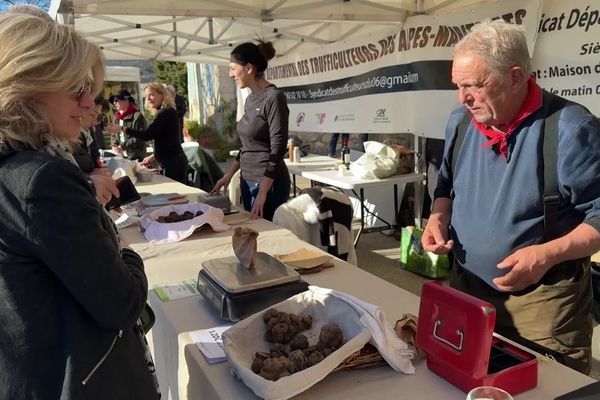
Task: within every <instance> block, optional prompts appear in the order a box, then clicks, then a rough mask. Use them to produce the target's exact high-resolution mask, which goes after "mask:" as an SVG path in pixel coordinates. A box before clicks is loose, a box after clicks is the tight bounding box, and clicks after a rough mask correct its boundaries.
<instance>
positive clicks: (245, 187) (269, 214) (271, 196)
mask: <svg viewBox="0 0 600 400" xmlns="http://www.w3.org/2000/svg"><path fill="white" fill-rule="evenodd" d="M259 188H260V182H257V181H251V180H246V179H244V178H240V189H241V192H242V201H243V202H244V209H245V210H246V211H251V210H252V204H253V203H254V200H255V199H256V196H258V189H259ZM289 197H290V175H289V174H287V173H286V174H283V175H281V176H280V177H278V178H276V179H275V180H274V181H273V184H272V185H271V189H269V192H268V193H267V199H266V200H265V205H264V206H263V218H264V219H267V220H269V221H273V214H275V210H276V209H277V207H279V206H280V205H282V204H284V203H286V202H287V201H288V199H289Z"/></svg>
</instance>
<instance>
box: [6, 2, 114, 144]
mask: <svg viewBox="0 0 600 400" xmlns="http://www.w3.org/2000/svg"><path fill="white" fill-rule="evenodd" d="M86 84H91V88H90V90H91V92H92V95H95V94H97V93H99V92H100V90H101V89H102V86H103V85H104V58H103V56H102V52H101V51H100V49H99V48H98V47H97V46H96V45H94V44H92V43H90V42H88V41H87V40H86V39H84V38H83V37H82V36H80V35H79V34H78V33H77V32H75V31H74V30H72V29H71V28H69V27H68V26H66V25H59V24H57V23H55V22H53V21H50V20H48V19H43V18H40V17H37V16H34V15H28V14H22V13H3V14H0V148H3V149H5V148H7V147H8V148H12V149H14V150H23V149H33V150H37V149H39V148H41V147H43V146H44V145H45V144H46V142H47V139H46V138H47V137H48V135H54V130H53V128H52V126H51V124H50V122H49V119H48V116H47V115H45V114H44V113H43V112H42V110H41V108H40V107H39V105H38V104H37V101H36V97H37V96H38V95H40V94H44V93H53V92H65V93H69V92H71V93H73V95H75V93H77V91H78V90H79V89H81V88H82V87H84V86H85V85H86Z"/></svg>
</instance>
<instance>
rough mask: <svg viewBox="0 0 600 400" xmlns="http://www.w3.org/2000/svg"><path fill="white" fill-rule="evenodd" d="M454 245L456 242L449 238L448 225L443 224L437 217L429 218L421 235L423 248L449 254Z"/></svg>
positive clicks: (436, 252)
mask: <svg viewBox="0 0 600 400" xmlns="http://www.w3.org/2000/svg"><path fill="white" fill-rule="evenodd" d="M453 245H454V242H453V241H452V240H448V226H446V225H445V224H442V223H441V222H440V221H439V220H438V219H437V218H435V217H433V218H429V220H428V221H427V225H425V229H423V234H422V235H421V246H423V250H425V251H431V252H432V253H435V254H448V253H449V252H450V250H452V246H453Z"/></svg>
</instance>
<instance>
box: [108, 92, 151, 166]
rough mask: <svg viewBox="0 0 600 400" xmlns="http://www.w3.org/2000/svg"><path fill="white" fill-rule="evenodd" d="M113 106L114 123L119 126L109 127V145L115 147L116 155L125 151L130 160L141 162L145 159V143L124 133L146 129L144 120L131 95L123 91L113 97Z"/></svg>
mask: <svg viewBox="0 0 600 400" xmlns="http://www.w3.org/2000/svg"><path fill="white" fill-rule="evenodd" d="M113 104H114V105H115V108H116V109H117V113H116V114H115V121H117V124H118V125H119V126H120V129H117V128H116V126H115V125H110V129H109V132H110V133H111V144H112V146H113V148H114V147H117V149H116V150H117V153H121V152H123V151H125V153H126V154H125V156H126V157H127V158H128V159H130V160H137V161H142V160H143V159H144V157H146V142H145V141H144V140H142V139H138V138H136V137H132V136H130V135H128V134H127V133H126V131H127V128H132V129H135V130H138V131H143V130H145V129H146V127H147V123H146V118H145V117H144V114H143V113H142V112H141V111H140V110H139V108H138V107H137V105H136V104H135V101H134V100H133V97H131V93H129V91H127V90H125V89H121V90H119V92H118V93H117V94H116V95H114V97H113Z"/></svg>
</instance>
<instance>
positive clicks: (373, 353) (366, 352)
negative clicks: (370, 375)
mask: <svg viewBox="0 0 600 400" xmlns="http://www.w3.org/2000/svg"><path fill="white" fill-rule="evenodd" d="M394 331H395V332H396V335H397V336H398V337H399V338H400V339H402V340H403V341H405V342H406V344H408V346H409V347H410V348H411V349H413V350H415V354H416V357H422V356H424V353H423V351H422V350H421V349H419V348H417V347H416V344H415V337H416V336H417V317H416V316H414V315H412V314H404V315H403V316H402V318H400V319H399V320H398V321H396V324H395V325H394ZM382 365H386V361H385V360H384V358H383V356H382V355H381V354H380V353H379V351H378V350H377V348H376V347H375V346H373V345H372V344H370V343H367V344H366V345H365V346H364V347H363V348H362V349H360V350H359V351H357V352H355V353H353V354H352V355H351V356H349V357H348V358H346V359H345V360H344V361H342V363H341V364H340V365H338V366H337V368H336V369H334V370H333V371H332V372H335V371H341V370H345V369H362V368H371V367H380V366H382Z"/></svg>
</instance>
